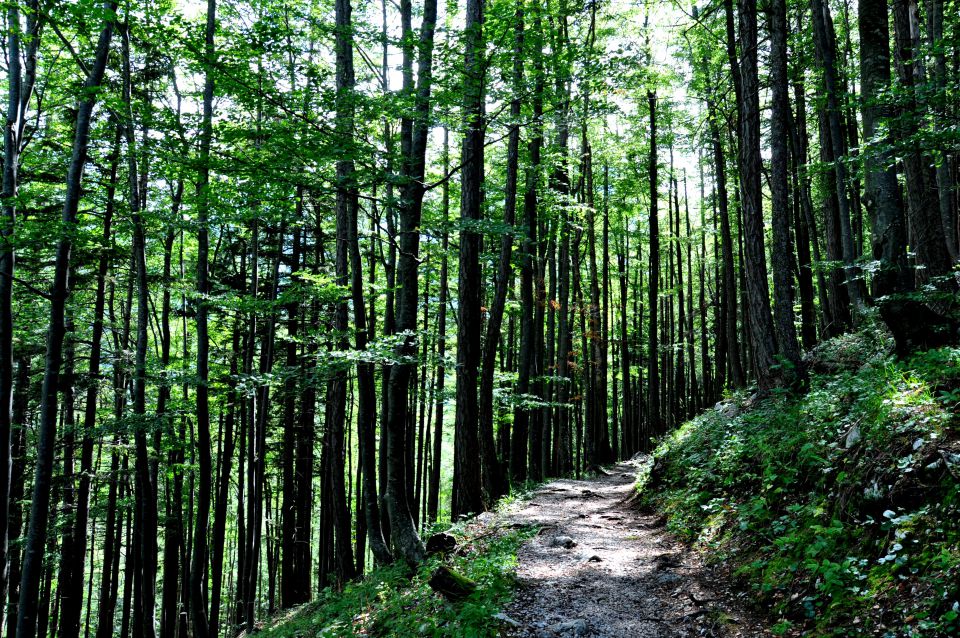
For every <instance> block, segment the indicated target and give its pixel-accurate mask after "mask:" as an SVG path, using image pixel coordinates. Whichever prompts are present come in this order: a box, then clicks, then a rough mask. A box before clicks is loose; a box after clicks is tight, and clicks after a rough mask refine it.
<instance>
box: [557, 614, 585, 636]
mask: <svg viewBox="0 0 960 638" xmlns="http://www.w3.org/2000/svg"><path fill="white" fill-rule="evenodd" d="M547 631H550V632H552V633H553V634H554V635H557V636H586V635H587V621H586V620H584V619H583V618H577V619H576V620H566V621H564V622H558V623H557V624H556V625H550V626H549V627H547Z"/></svg>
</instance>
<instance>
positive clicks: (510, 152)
mask: <svg viewBox="0 0 960 638" xmlns="http://www.w3.org/2000/svg"><path fill="white" fill-rule="evenodd" d="M523 26H524V25H523V1H522V0H518V2H517V8H516V11H515V13H514V45H513V98H512V99H511V101H510V118H511V124H510V132H509V134H508V140H507V169H506V170H507V174H506V184H505V185H504V204H503V224H504V226H511V227H512V226H513V225H514V223H515V217H516V211H517V181H518V172H519V164H520V106H521V104H520V101H521V99H522V92H523V90H524V87H523ZM512 251H513V235H512V234H511V231H507V232H505V233H504V234H503V237H502V238H501V240H500V265H499V270H498V272H497V280H496V281H497V283H496V290H495V292H494V295H493V300H492V301H491V303H490V308H489V310H488V312H487V335H486V339H485V340H484V343H483V353H482V355H481V357H480V360H481V362H482V363H481V374H480V407H479V414H480V417H479V418H480V446H481V450H483V456H484V472H483V477H482V478H483V489H484V492H485V495H484V496H485V497H486V499H487V503H489V504H493V503H494V502H496V500H497V499H498V498H500V497H501V496H503V495H504V494H506V493H507V490H508V488H509V482H508V480H507V477H506V476H505V474H504V472H503V471H502V470H501V469H500V463H499V461H498V459H497V455H496V452H495V450H493V449H490V448H491V446H492V443H493V380H494V361H495V354H496V350H497V348H498V346H499V344H500V331H501V328H502V327H503V311H504V307H505V306H506V302H507V291H508V289H509V288H510V285H511V284H512V283H513V269H512V267H511V263H510V262H511V259H512ZM531 296H532V295H531ZM532 305H533V304H532V299H531V304H530V306H531V307H530V312H531V313H532V312H533V307H532ZM528 364H529V362H528ZM526 373H527V374H529V370H527V371H526ZM527 386H528V388H529V378H528V379H527ZM526 391H527V390H526V389H525V390H523V392H526ZM525 417H526V412H525V411H524V417H522V418H525ZM523 429H524V433H523V436H526V434H527V433H526V424H523Z"/></svg>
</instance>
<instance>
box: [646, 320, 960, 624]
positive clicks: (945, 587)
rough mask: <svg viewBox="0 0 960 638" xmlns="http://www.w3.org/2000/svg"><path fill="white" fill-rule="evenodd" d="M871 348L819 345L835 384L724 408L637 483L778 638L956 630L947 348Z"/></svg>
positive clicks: (956, 529)
mask: <svg viewBox="0 0 960 638" xmlns="http://www.w3.org/2000/svg"><path fill="white" fill-rule="evenodd" d="M858 337H861V338H858ZM882 345H883V344H882V341H881V340H880V338H879V337H877V336H876V335H867V336H865V337H862V336H860V335H848V336H845V337H843V338H841V339H838V340H835V341H832V342H827V344H825V345H824V346H821V348H820V349H819V350H818V352H817V353H815V356H816V357H820V358H821V359H820V360H821V361H824V360H825V361H827V363H829V364H830V365H827V366H821V367H826V368H828V369H833V370H839V371H835V372H832V373H830V374H820V375H814V376H813V377H812V378H811V379H810V384H809V387H808V388H807V390H806V392H805V393H803V394H797V395H791V394H787V393H779V394H774V395H773V396H770V397H767V398H765V399H763V400H755V401H750V400H749V399H748V398H747V396H746V395H737V396H734V397H732V398H731V399H730V400H729V401H728V405H726V406H724V408H723V409H722V410H709V411H708V412H707V413H705V414H703V415H701V416H700V417H698V418H696V419H694V420H693V421H690V422H689V423H686V424H684V425H683V426H682V427H681V428H679V429H678V430H676V431H675V432H673V433H671V434H669V435H668V436H666V437H665V438H664V439H663V441H662V442H661V444H660V445H659V447H658V448H657V450H656V451H655V453H654V463H653V467H654V469H653V470H652V471H650V472H649V473H648V474H647V475H646V476H644V477H642V478H641V479H640V481H639V482H638V488H639V489H640V490H641V492H642V495H643V498H644V499H645V500H646V501H647V503H648V504H649V505H651V506H654V507H656V508H659V509H660V510H662V511H663V512H664V513H666V514H667V517H668V526H669V528H670V529H671V530H672V531H674V532H675V533H677V534H678V535H679V536H680V537H681V538H683V539H685V540H687V541H690V542H692V543H695V544H697V545H699V546H700V547H701V548H702V549H704V550H706V551H707V552H708V555H709V556H711V558H712V559H713V560H716V561H724V562H725V563H726V565H727V566H728V567H729V569H730V570H731V573H732V574H735V575H736V578H735V579H734V580H736V581H737V582H741V583H744V585H745V586H746V587H748V588H750V589H751V590H753V592H754V593H755V596H754V599H755V600H757V601H758V603H759V607H760V608H762V609H765V610H768V611H770V610H772V612H773V615H774V619H773V622H776V625H775V626H774V631H775V633H777V634H778V635H794V634H796V633H797V632H806V635H818V636H855V635H881V636H890V637H893V636H911V637H913V636H942V635H956V634H957V632H958V631H960V624H958V619H960V603H958V600H960V591H958V589H960V587H958V583H960V580H958V578H957V576H958V572H960V516H958V513H960V512H958V505H960V503H958V501H960V497H958V493H960V490H958V487H960V486H958V482H957V481H956V479H955V478H954V474H953V472H956V471H957V469H958V468H957V467H952V466H951V464H950V463H948V462H947V458H948V457H949V454H951V453H958V452H960V433H958V431H957V428H956V419H955V408H956V406H957V405H958V404H960V350H958V349H949V348H948V349H940V350H934V351H931V352H927V353H922V354H920V355H917V356H916V357H914V358H913V359H911V360H910V361H908V362H900V361H895V360H894V359H892V358H891V357H889V356H887V355H885V354H884V350H883V348H882V347H881V346H882ZM733 406H736V408H735V409H734V407H733ZM945 454H946V456H945ZM958 458H960V457H958ZM773 622H772V623H771V624H773Z"/></svg>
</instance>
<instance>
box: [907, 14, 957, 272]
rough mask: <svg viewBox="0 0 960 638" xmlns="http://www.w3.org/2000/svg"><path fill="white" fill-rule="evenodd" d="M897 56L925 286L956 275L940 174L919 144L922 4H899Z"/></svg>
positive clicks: (910, 186)
mask: <svg viewBox="0 0 960 638" xmlns="http://www.w3.org/2000/svg"><path fill="white" fill-rule="evenodd" d="M893 23H894V44H895V46H894V52H895V58H896V63H897V74H898V75H899V77H900V82H901V84H902V85H903V88H904V93H905V100H904V102H905V106H904V112H903V114H902V115H901V117H900V120H901V122H900V126H898V127H897V128H898V130H897V133H898V135H899V136H900V138H901V142H902V143H903V144H904V146H905V148H904V149H903V167H904V173H905V174H906V178H907V180H906V192H907V202H908V204H909V211H910V230H911V233H912V237H913V240H912V241H911V244H912V245H913V246H914V247H915V250H916V253H917V261H918V262H919V263H920V264H921V265H923V266H924V268H923V269H922V270H918V271H917V280H918V282H925V281H928V280H930V279H932V278H936V277H940V276H942V275H945V274H946V273H948V272H950V269H951V266H952V262H951V259H950V255H949V253H948V252H947V246H946V243H945V242H944V230H943V223H942V220H941V218H940V210H939V203H938V201H937V199H936V174H935V171H934V169H933V165H932V162H931V159H930V157H929V154H928V153H924V152H923V150H922V149H921V148H920V147H919V145H918V143H917V142H916V141H915V135H914V133H915V132H916V131H917V130H918V127H919V126H920V122H921V118H922V109H921V106H920V105H921V103H920V100H919V99H918V98H917V97H916V94H917V92H918V91H919V90H920V89H919V88H918V86H917V85H918V84H922V83H923V80H924V77H923V75H924V74H923V70H922V67H921V61H920V60H919V59H918V57H920V54H919V53H918V51H917V48H918V46H919V39H920V38H919V35H918V33H917V32H916V30H917V28H918V24H917V3H916V0H894V2H893Z"/></svg>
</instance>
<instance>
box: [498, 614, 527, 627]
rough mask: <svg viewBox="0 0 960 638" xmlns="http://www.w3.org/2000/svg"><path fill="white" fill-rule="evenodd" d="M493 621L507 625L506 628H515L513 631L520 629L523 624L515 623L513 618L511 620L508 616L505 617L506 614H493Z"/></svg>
mask: <svg viewBox="0 0 960 638" xmlns="http://www.w3.org/2000/svg"><path fill="white" fill-rule="evenodd" d="M493 619H494V620H499V621H500V622H502V623H503V624H504V625H508V626H510V627H513V628H515V629H520V628H521V627H523V624H521V623H519V622H517V621H516V620H514V619H513V618H511V617H510V616H508V615H506V614H504V613H502V612H501V613H499V614H494V615H493Z"/></svg>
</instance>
